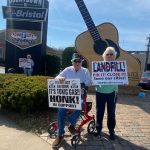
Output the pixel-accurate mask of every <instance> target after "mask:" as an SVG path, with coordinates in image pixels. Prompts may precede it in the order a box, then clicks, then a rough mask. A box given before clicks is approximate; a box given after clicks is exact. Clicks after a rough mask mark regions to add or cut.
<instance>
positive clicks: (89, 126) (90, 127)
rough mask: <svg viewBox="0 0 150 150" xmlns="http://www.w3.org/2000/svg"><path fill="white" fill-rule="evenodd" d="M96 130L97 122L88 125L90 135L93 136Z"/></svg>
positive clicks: (93, 121)
mask: <svg viewBox="0 0 150 150" xmlns="http://www.w3.org/2000/svg"><path fill="white" fill-rule="evenodd" d="M94 130H95V120H92V121H91V122H90V123H89V124H88V127H87V132H88V133H89V134H92V133H93V132H94Z"/></svg>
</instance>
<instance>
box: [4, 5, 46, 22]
mask: <svg viewBox="0 0 150 150" xmlns="http://www.w3.org/2000/svg"><path fill="white" fill-rule="evenodd" d="M2 9H3V18H5V19H13V20H20V21H23V20H26V21H34V22H42V21H46V17H47V9H46V8H30V7H8V6H2Z"/></svg>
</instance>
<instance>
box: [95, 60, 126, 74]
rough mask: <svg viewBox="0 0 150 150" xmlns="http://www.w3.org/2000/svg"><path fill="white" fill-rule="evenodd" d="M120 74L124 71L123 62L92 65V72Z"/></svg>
mask: <svg viewBox="0 0 150 150" xmlns="http://www.w3.org/2000/svg"><path fill="white" fill-rule="evenodd" d="M110 71H111V72H112V71H115V72H116V71H117V72H122V71H125V63H124V62H97V63H93V72H110Z"/></svg>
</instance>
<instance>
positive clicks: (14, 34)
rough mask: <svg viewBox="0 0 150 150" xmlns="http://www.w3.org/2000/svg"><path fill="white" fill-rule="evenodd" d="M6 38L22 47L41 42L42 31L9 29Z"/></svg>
mask: <svg viewBox="0 0 150 150" xmlns="http://www.w3.org/2000/svg"><path fill="white" fill-rule="evenodd" d="M6 40H7V41H8V42H10V43H12V44H13V45H16V46H17V47H19V48H21V49H26V48H29V47H33V46H35V45H38V44H41V42H42V38H41V31H33V30H19V29H7V30H6Z"/></svg>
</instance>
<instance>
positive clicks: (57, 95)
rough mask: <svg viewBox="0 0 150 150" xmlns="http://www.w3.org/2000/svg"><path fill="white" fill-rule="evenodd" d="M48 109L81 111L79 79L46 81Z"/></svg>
mask: <svg viewBox="0 0 150 150" xmlns="http://www.w3.org/2000/svg"><path fill="white" fill-rule="evenodd" d="M48 101H49V107H56V108H68V109H78V110H81V87H80V80H79V79H66V80H65V82H64V83H63V84H60V82H59V81H58V80H57V79H48Z"/></svg>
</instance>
